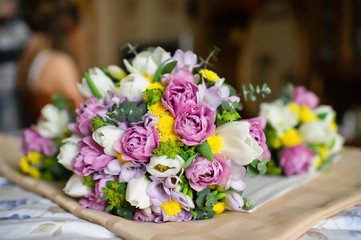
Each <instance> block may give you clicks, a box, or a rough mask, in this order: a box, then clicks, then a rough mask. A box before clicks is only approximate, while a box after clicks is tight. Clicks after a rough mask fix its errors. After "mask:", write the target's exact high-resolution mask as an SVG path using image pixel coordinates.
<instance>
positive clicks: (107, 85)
mask: <svg viewBox="0 0 361 240" xmlns="http://www.w3.org/2000/svg"><path fill="white" fill-rule="evenodd" d="M89 76H90V78H91V79H92V81H93V83H94V85H95V87H96V88H97V89H98V91H99V93H100V94H101V95H102V97H104V96H105V95H106V94H107V92H108V90H111V89H114V88H115V84H114V83H113V81H112V80H111V79H110V78H109V77H108V76H107V75H106V74H105V73H104V72H103V71H102V70H100V69H99V68H97V67H95V68H92V69H89ZM78 88H79V90H80V92H81V93H82V94H83V95H84V96H85V97H87V98H89V97H92V96H93V93H92V91H91V90H90V87H89V85H88V83H87V80H86V78H85V77H83V78H82V82H81V84H80V83H78Z"/></svg>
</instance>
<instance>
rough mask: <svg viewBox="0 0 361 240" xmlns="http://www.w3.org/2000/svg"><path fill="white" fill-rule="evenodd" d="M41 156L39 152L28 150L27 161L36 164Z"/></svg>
mask: <svg viewBox="0 0 361 240" xmlns="http://www.w3.org/2000/svg"><path fill="white" fill-rule="evenodd" d="M41 157H42V155H41V153H39V152H29V153H28V155H27V158H28V160H29V162H30V163H32V164H38V163H39V162H40V160H41Z"/></svg>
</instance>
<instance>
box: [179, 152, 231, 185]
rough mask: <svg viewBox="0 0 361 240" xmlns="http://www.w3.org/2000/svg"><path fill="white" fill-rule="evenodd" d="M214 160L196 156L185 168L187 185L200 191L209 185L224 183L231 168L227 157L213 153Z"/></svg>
mask: <svg viewBox="0 0 361 240" xmlns="http://www.w3.org/2000/svg"><path fill="white" fill-rule="evenodd" d="M213 157H214V162H211V161H209V160H208V159H206V158H204V157H202V156H200V155H199V156H198V157H197V158H196V160H195V161H194V162H193V163H192V164H191V165H190V166H189V167H188V168H186V170H185V173H186V177H187V178H188V180H189V185H190V186H191V188H193V189H194V190H196V191H198V192H199V191H202V190H203V189H205V188H206V187H207V186H209V185H222V184H225V183H226V182H227V181H228V180H229V177H230V174H231V170H230V168H229V166H228V165H227V159H226V157H225V156H224V155H222V154H214V155H213Z"/></svg>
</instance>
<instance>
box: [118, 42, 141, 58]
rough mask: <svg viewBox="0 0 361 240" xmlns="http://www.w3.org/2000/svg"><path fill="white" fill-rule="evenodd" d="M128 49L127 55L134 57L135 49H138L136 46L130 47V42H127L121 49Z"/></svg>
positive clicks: (135, 54)
mask: <svg viewBox="0 0 361 240" xmlns="http://www.w3.org/2000/svg"><path fill="white" fill-rule="evenodd" d="M126 48H128V51H127V54H134V56H137V55H138V53H137V48H138V44H135V45H132V44H131V43H130V42H127V43H126V44H125V45H124V46H123V47H122V50H123V49H126Z"/></svg>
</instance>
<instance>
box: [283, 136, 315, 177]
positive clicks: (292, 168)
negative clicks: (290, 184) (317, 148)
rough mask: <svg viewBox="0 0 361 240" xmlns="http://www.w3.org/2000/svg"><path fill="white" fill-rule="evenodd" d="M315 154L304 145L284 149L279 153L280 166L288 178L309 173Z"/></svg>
mask: <svg viewBox="0 0 361 240" xmlns="http://www.w3.org/2000/svg"><path fill="white" fill-rule="evenodd" d="M314 155H315V154H314V152H313V151H312V150H311V149H309V148H308V147H307V146H306V145H305V144H304V143H301V144H298V145H296V146H294V147H290V148H284V149H283V150H281V151H280V153H279V156H278V157H279V159H280V165H281V166H282V167H283V170H284V172H285V173H286V175H287V176H291V175H296V174H301V173H306V172H308V169H309V168H310V165H311V160H312V158H313V156H314Z"/></svg>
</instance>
